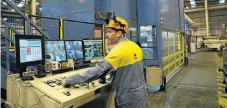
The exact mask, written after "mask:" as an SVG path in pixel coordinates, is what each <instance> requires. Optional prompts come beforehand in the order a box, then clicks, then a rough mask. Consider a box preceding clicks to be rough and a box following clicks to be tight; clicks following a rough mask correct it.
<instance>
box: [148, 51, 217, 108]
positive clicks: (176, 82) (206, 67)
mask: <svg viewBox="0 0 227 108" xmlns="http://www.w3.org/2000/svg"><path fill="white" fill-rule="evenodd" d="M216 55H217V52H198V53H196V54H192V55H191V56H190V57H189V65H188V66H187V67H184V68H183V69H182V70H181V71H180V72H179V73H178V74H177V75H176V76H175V77H174V78H173V79H172V80H171V81H170V82H169V83H168V84H167V91H166V92H164V93H160V92H159V93H150V94H149V108H219V105H218V98H217V81H216V71H217V68H218V66H219V63H217V61H216V58H215V57H216Z"/></svg>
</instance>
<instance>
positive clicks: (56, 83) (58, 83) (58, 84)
mask: <svg viewBox="0 0 227 108" xmlns="http://www.w3.org/2000/svg"><path fill="white" fill-rule="evenodd" d="M66 78H67V77H66V76H61V77H59V78H54V79H50V80H49V79H47V80H44V81H43V82H44V83H45V84H47V85H49V86H50V87H53V88H54V89H56V90H60V91H61V90H62V89H64V87H63V86H62V82H63V81H64V80H65V79H66ZM93 87H95V82H94V81H93V82H88V83H82V84H76V85H72V86H71V88H75V89H78V90H79V88H86V89H90V88H93ZM65 89H66V88H65ZM62 93H63V94H65V95H66V96H70V95H71V93H70V91H68V90H65V91H62Z"/></svg>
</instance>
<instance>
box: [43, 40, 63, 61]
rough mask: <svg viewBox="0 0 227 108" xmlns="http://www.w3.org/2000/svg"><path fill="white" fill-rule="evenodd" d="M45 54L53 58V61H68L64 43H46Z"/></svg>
mask: <svg viewBox="0 0 227 108" xmlns="http://www.w3.org/2000/svg"><path fill="white" fill-rule="evenodd" d="M45 43H46V44H45V52H46V53H45V54H46V55H50V56H51V61H66V60H67V58H66V52H65V43H64V41H46V42H45Z"/></svg>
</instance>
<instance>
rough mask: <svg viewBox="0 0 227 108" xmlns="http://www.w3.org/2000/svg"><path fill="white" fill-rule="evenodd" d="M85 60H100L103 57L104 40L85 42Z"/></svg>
mask: <svg viewBox="0 0 227 108" xmlns="http://www.w3.org/2000/svg"><path fill="white" fill-rule="evenodd" d="M83 42H84V57H85V60H92V59H98V58H101V57H103V43H102V40H83Z"/></svg>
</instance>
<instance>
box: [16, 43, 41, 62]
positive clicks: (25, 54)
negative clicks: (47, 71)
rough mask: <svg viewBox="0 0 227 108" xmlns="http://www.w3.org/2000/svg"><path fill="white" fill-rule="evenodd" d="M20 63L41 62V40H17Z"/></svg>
mask: <svg viewBox="0 0 227 108" xmlns="http://www.w3.org/2000/svg"><path fill="white" fill-rule="evenodd" d="M19 43H20V44H19V50H20V63H25V62H33V61H39V60H42V45H41V39H19Z"/></svg>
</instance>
